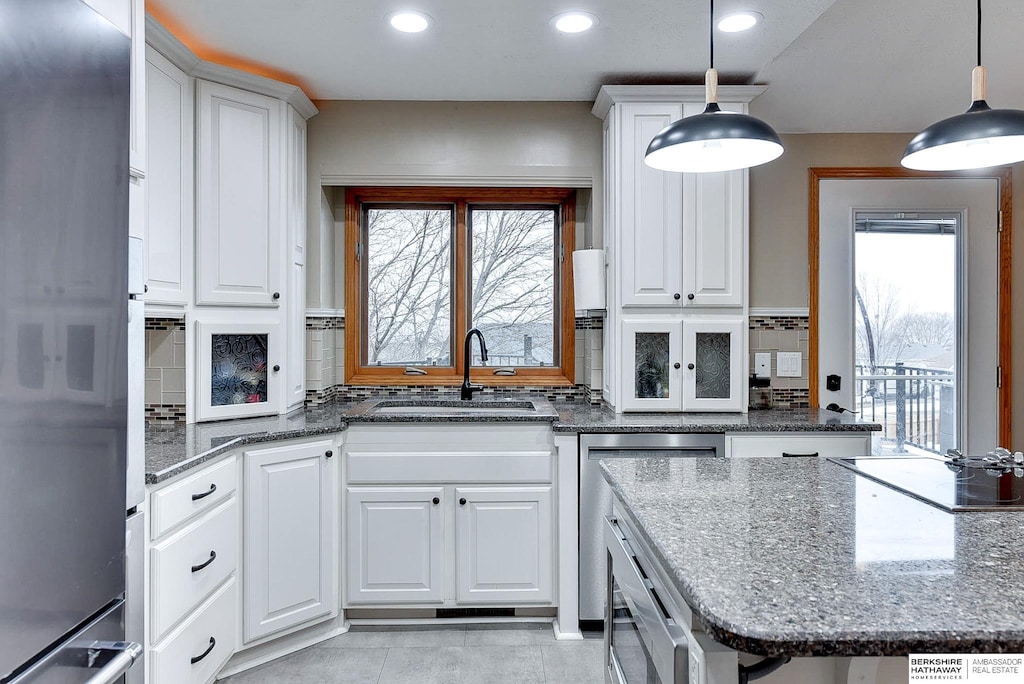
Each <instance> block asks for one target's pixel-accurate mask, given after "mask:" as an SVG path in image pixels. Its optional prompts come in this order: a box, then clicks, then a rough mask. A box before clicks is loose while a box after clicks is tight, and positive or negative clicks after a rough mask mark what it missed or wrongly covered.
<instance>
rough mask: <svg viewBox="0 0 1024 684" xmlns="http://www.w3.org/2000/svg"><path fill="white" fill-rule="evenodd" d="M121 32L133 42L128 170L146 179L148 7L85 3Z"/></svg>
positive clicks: (128, 1) (135, 1)
mask: <svg viewBox="0 0 1024 684" xmlns="http://www.w3.org/2000/svg"><path fill="white" fill-rule="evenodd" d="M84 1H85V4H87V5H89V6H90V7H92V8H93V9H94V10H96V11H97V12H98V13H99V14H100V15H102V16H103V18H104V19H106V20H107V21H109V22H110V23H111V24H113V25H114V26H115V27H116V28H117V30H119V31H120V32H121V33H123V34H124V35H126V36H128V37H129V38H131V39H132V53H131V54H132V57H131V59H132V62H131V104H130V107H131V113H130V117H131V128H130V129H129V142H128V150H129V155H128V166H129V168H130V171H131V174H132V175H133V176H135V177H138V178H144V177H145V176H146V3H145V0H84Z"/></svg>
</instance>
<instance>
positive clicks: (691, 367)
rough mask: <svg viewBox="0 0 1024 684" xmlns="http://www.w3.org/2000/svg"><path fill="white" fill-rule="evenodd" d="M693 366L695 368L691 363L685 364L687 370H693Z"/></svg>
mask: <svg viewBox="0 0 1024 684" xmlns="http://www.w3.org/2000/svg"><path fill="white" fill-rule="evenodd" d="M694 368H695V366H694V365H693V364H692V363H688V364H686V369H687V370H693V369H694Z"/></svg>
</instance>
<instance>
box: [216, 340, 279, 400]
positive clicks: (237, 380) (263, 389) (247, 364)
mask: <svg viewBox="0 0 1024 684" xmlns="http://www.w3.org/2000/svg"><path fill="white" fill-rule="evenodd" d="M267 346H268V336H267V335H266V334H259V335H217V334H215V335H212V336H211V340H210V405H211V406H227V405H230V404H261V403H266V402H267V400H268V390H267V386H268V375H267Z"/></svg>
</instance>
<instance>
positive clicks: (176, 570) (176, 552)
mask: <svg viewBox="0 0 1024 684" xmlns="http://www.w3.org/2000/svg"><path fill="white" fill-rule="evenodd" d="M237 567H238V501H237V499H231V500H230V501H228V502H226V503H225V504H224V505H223V506H221V507H220V508H217V509H216V510H214V511H212V512H210V514H209V515H206V516H204V517H203V518H202V519H200V520H199V521H197V522H196V523H194V524H193V525H190V526H189V527H186V528H185V529H183V530H182V531H181V532H179V533H177V534H175V535H174V536H172V537H169V538H168V539H166V540H165V541H162V542H160V543H159V544H156V545H154V546H153V547H152V549H151V555H150V572H151V575H150V579H151V582H150V587H151V591H152V598H151V599H150V612H151V614H152V619H153V622H152V627H153V641H157V640H159V639H160V638H161V637H162V636H163V635H164V634H165V633H166V632H167V630H168V629H170V628H171V627H173V626H174V624H175V623H176V622H178V620H180V619H181V618H182V617H184V616H185V614H186V613H188V612H189V611H191V610H192V609H193V608H195V607H196V606H197V605H198V604H199V602H200V601H202V600H203V599H204V598H206V597H207V596H209V595H210V593H211V592H212V591H213V590H214V589H215V588H216V587H217V585H219V584H220V583H221V582H223V581H224V579H225V578H226V577H228V576H229V575H230V574H231V573H232V572H234V571H235V568H237Z"/></svg>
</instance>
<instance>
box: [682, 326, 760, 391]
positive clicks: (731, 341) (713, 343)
mask: <svg viewBox="0 0 1024 684" xmlns="http://www.w3.org/2000/svg"><path fill="white" fill-rule="evenodd" d="M745 326H746V323H745V319H744V318H743V317H742V316H716V317H714V318H712V317H708V318H699V319H698V318H687V319H685V320H684V321H683V377H682V406H683V410H684V411H742V410H743V407H744V406H745V402H744V400H743V394H744V382H743V380H744V373H743V366H744V364H743V358H744V354H745V353H746V352H745V351H744V350H745V349H746V344H745V343H744V328H745Z"/></svg>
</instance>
